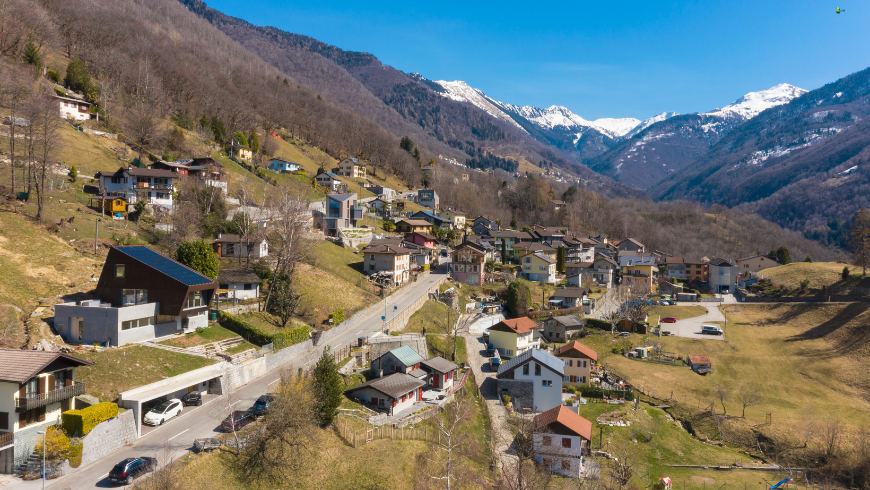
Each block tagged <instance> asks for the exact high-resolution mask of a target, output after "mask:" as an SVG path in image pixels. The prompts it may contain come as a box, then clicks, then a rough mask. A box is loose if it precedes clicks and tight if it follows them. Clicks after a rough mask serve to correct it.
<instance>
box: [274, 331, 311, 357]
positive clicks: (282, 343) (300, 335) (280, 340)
mask: <svg viewBox="0 0 870 490" xmlns="http://www.w3.org/2000/svg"><path fill="white" fill-rule="evenodd" d="M308 331H309V329H308V325H302V326H300V327H296V328H293V329H290V330H287V331H286V332H278V333H276V334H273V335H272V349H274V350H276V351H277V350H281V349H283V348H284V347H290V346H291V345H295V344H298V343H300V342H305V341H306V340H308Z"/></svg>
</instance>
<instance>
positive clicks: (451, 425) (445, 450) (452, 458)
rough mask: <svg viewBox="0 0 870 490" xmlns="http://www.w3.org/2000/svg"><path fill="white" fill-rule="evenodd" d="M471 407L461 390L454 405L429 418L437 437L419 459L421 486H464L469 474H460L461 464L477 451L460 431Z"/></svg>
mask: <svg viewBox="0 0 870 490" xmlns="http://www.w3.org/2000/svg"><path fill="white" fill-rule="evenodd" d="M472 404H473V402H472V401H471V400H469V399H468V397H467V395H466V393H465V390H464V389H463V390H462V391H461V392H460V393H457V396H456V398H455V400H454V402H453V403H450V404H449V405H447V406H446V407H443V406H442V407H441V408H440V409H439V410H440V413H439V414H438V415H437V416H435V417H433V418H432V419H430V420H432V422H433V424H434V426H435V433H436V434H437V436H436V438H433V439H432V441H430V442H429V449H428V451H427V452H426V453H424V454H422V455H421V457H420V475H421V478H420V479H419V486H420V487H422V488H425V489H433V488H443V489H446V490H450V489H452V488H461V487H462V486H464V485H463V483H465V480H467V477H468V473H467V472H465V471H463V468H462V463H463V461H465V460H466V459H468V457H469V455H470V452H471V451H472V450H473V449H476V446H474V440H473V439H472V438H471V437H470V435H469V434H468V432H465V431H464V430H463V427H464V426H465V425H466V424H467V423H468V422H469V420H470V419H471V416H472V415H473V413H474V411H473V405H472Z"/></svg>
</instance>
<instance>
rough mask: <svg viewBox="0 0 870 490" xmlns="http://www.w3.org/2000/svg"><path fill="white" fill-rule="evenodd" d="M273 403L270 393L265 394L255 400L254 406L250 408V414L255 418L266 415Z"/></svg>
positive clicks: (272, 396)
mask: <svg viewBox="0 0 870 490" xmlns="http://www.w3.org/2000/svg"><path fill="white" fill-rule="evenodd" d="M274 401H275V395H273V394H271V393H267V394H265V395H263V396H261V397H260V398H257V401H256V402H254V406H253V407H251V413H252V414H254V416H255V417H262V416H263V415H266V411H268V410H269V407H271V406H272V403H273V402H274Z"/></svg>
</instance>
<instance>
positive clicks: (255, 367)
mask: <svg viewBox="0 0 870 490" xmlns="http://www.w3.org/2000/svg"><path fill="white" fill-rule="evenodd" d="M267 371H268V370H267V369H266V359H264V358H262V357H260V358H257V359H254V360H252V361H248V362H246V363H244V364H240V365H238V366H233V365H231V364H229V363H225V366H224V373H223V376H222V379H221V385H222V387H223V389H224V390H226V391H227V392H233V391H235V390H237V389H238V388H240V387H242V386H244V385H246V384H248V383H250V382H251V381H254V380H256V379H257V378H259V377H260V376H265V374H266V372H267Z"/></svg>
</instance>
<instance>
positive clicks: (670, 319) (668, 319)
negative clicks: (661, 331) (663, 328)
mask: <svg viewBox="0 0 870 490" xmlns="http://www.w3.org/2000/svg"><path fill="white" fill-rule="evenodd" d="M662 323H677V319H676V318H674V317H672V316H666V317H664V318H662Z"/></svg>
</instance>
